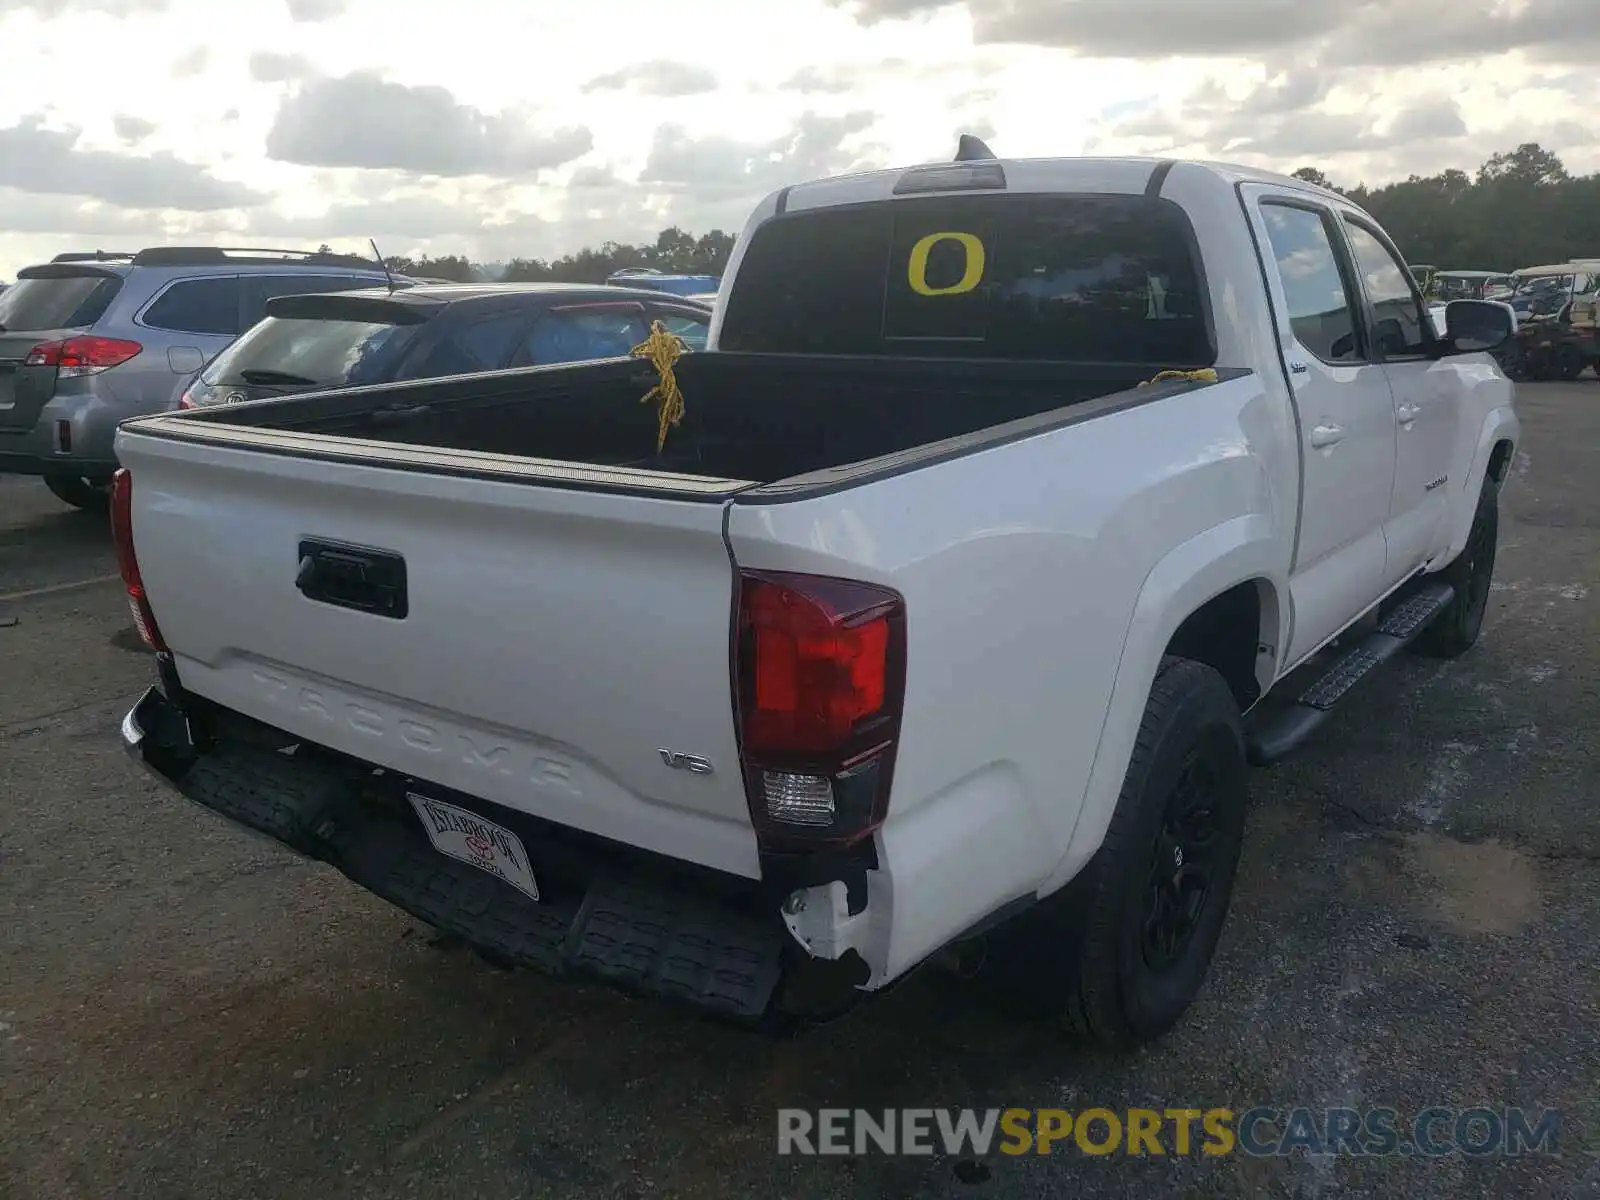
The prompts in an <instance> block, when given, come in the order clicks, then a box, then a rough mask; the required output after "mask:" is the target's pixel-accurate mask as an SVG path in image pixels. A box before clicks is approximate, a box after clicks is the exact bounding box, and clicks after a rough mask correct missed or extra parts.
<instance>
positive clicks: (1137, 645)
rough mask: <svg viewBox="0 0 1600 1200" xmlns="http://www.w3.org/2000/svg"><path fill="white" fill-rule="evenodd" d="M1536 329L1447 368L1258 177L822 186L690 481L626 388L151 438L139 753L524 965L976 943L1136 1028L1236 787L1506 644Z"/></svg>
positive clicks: (1303, 207) (408, 398)
mask: <svg viewBox="0 0 1600 1200" xmlns="http://www.w3.org/2000/svg"><path fill="white" fill-rule="evenodd" d="M972 141H973V140H972V139H967V140H966V142H964V150H963V155H965V156H970V155H971V154H972V149H971V146H972ZM785 200H787V201H788V206H787V211H786V212H785V211H783V208H784V202H785ZM780 213H781V214H782V215H781V216H780ZM325 302H328V303H331V302H333V300H332V299H331V298H330V300H328V301H325ZM404 302H405V301H404V300H403V299H397V300H395V301H389V302H387V303H390V304H403V303H404ZM1509 332H1510V322H1509V319H1508V317H1507V314H1506V311H1505V309H1504V308H1503V307H1501V306H1499V305H1495V304H1486V303H1482V302H1479V301H1472V300H1459V301H1456V302H1454V303H1452V304H1451V305H1450V306H1449V307H1448V310H1447V317H1446V329H1445V334H1444V336H1443V337H1437V336H1435V335H1434V333H1433V331H1432V329H1431V326H1430V324H1429V322H1428V320H1427V316H1426V308H1425V305H1424V302H1423V298H1422V294H1421V291H1420V289H1419V288H1418V286H1417V284H1416V282H1415V280H1414V278H1413V276H1412V275H1411V273H1410V271H1408V269H1407V267H1406V264H1405V262H1404V260H1403V259H1402V258H1401V257H1400V255H1399V254H1398V253H1397V252H1396V250H1395V248H1394V244H1393V242H1392V241H1391V240H1390V238H1389V237H1387V236H1386V235H1385V234H1384V232H1383V231H1382V229H1381V228H1380V227H1379V226H1378V224H1377V222H1376V221H1374V220H1373V218H1372V217H1371V216H1370V215H1369V214H1367V213H1366V212H1364V211H1362V210H1361V209H1360V208H1358V207H1356V206H1355V205H1354V204H1352V203H1351V202H1350V201H1349V200H1348V199H1346V198H1344V197H1342V196H1339V195H1337V194H1335V193H1333V192H1330V191H1327V190H1325V189H1322V188H1318V187H1315V186H1313V185H1310V184H1307V183H1304V182H1302V181H1300V180H1297V179H1293V178H1287V177H1282V176H1277V175H1271V174H1266V173H1262V172H1259V171H1255V170H1250V169H1246V168H1227V167H1220V166H1216V165H1213V164H1202V163H1189V162H1171V161H1167V162H1161V163H1152V162H1148V161H1143V162H1141V161H1139V160H1133V159H1065V160H1025V161H1017V160H1004V161H1003V160H998V159H994V158H993V157H992V156H988V157H981V158H976V159H974V158H971V157H963V158H961V159H959V160H958V161H956V162H954V163H939V164H931V165H928V166H923V167H917V168H912V169H910V170H898V171H880V172H874V173H869V174H861V175H854V176H851V177H849V178H848V179H831V180H830V179H825V180H818V181H814V182H810V183H804V184H799V185H796V186H795V187H793V188H786V189H784V190H783V191H782V192H779V193H774V194H773V195H771V196H769V197H767V198H766V199H765V200H763V201H762V202H761V204H760V205H759V206H758V207H757V208H756V210H755V211H754V213H753V214H752V216H751V217H750V219H749V221H748V223H747V224H746V226H745V228H744V230H743V232H742V234H741V236H740V237H739V240H738V243H737V247H736V249H735V250H734V252H733V259H732V262H731V263H730V265H729V268H728V276H727V286H726V288H725V289H724V290H723V294H722V297H721V300H720V302H719V303H718V305H717V308H716V311H715V314H714V316H713V318H712V323H711V329H710V334H709V338H708V341H707V350H706V352H705V353H699V354H690V355H687V356H684V357H683V358H681V359H679V360H678V361H677V363H676V364H675V367H674V378H675V381H676V383H677V385H678V388H679V389H680V390H681V395H682V398H683V401H684V412H683V417H682V421H681V423H680V424H678V425H675V426H672V427H671V428H670V429H669V430H668V433H667V438H666V442H665V445H664V447H663V446H661V444H660V443H659V441H658V413H657V411H656V409H655V406H654V405H653V404H647V403H641V399H648V398H650V395H651V393H649V392H647V391H646V389H647V388H648V387H649V386H650V384H651V383H652V382H658V381H661V380H660V378H659V377H658V376H656V375H655V374H653V373H652V372H651V371H650V370H649V369H648V365H647V364H645V363H641V362H639V361H637V360H630V361H621V362H619V361H606V362H596V363H586V364H577V363H574V364H568V365H565V366H553V367H539V368H533V369H528V370H521V371H504V372H500V373H497V374H492V375H476V376H462V377H457V378H453V379H443V380H431V381H420V382H408V383H397V384H385V385H379V386H375V387H370V388H363V389H359V390H354V391H342V392H324V393H320V394H310V395H302V396H296V397H289V398H287V399H282V400H276V401H271V402H263V403H256V404H248V405H241V406H239V407H238V408H237V409H233V410H228V411H218V410H213V411H200V412H190V413H173V414H169V415H165V416H154V417H145V418H140V419H138V420H134V421H130V422H128V423H127V424H125V425H123V427H122V428H121V430H120V431H119V433H118V436H117V451H118V455H119V457H120V458H121V460H122V462H123V464H124V465H125V468H126V469H125V470H124V471H122V472H119V474H118V476H117V482H116V484H115V486H114V490H115V501H114V504H113V516H114V521H113V525H114V528H115V530H116V538H117V546H118V551H119V559H120V562H121V563H122V569H123V574H124V581H125V583H126V587H127V593H128V598H129V602H130V606H131V608H132V611H133V613H134V617H135V620H136V622H137V624H138V627H139V629H140V630H141V631H142V634H143V636H144V639H145V641H146V642H147V644H148V645H149V646H150V647H151V648H152V649H153V650H154V651H155V667H156V672H157V677H158V679H159V686H156V687H152V688H151V689H150V690H149V691H148V692H147V693H146V694H145V695H144V696H143V697H142V698H140V699H139V700H138V701H137V703H136V704H134V706H133V707H132V708H131V709H130V710H129V711H128V713H127V716H126V718H125V719H124V721H123V724H122V739H123V741H124V744H125V745H126V747H127V749H128V751H129V753H130V754H131V755H132V756H133V757H134V758H135V759H136V761H138V762H139V763H141V764H143V765H144V766H146V767H148V768H149V769H150V770H151V771H152V772H154V773H155V774H156V775H157V776H158V777H159V778H161V779H162V780H164V781H166V782H167V783H169V784H170V785H172V786H173V787H175V788H177V789H178V790H179V791H180V792H181V793H182V794H183V795H185V796H186V797H188V798H189V799H191V800H193V801H195V802H196V803H197V804H198V805H200V806H202V807H205V808H208V809H210V810H212V811H213V812H215V813H219V814H222V815H224V816H226V817H228V818H229V819H230V820H232V821H234V822H236V823H237V824H238V825H241V826H243V827H246V828H248V829H251V830H254V831H257V832H260V833H265V834H267V835H268V836H270V837H272V838H273V839H276V840H277V841H278V842H280V843H282V844H283V845H285V846H287V847H291V848H293V849H295V850H297V851H298V852H300V853H302V854H305V855H309V856H311V857H312V858H314V859H318V860H321V861H323V862H326V863H328V864H331V865H332V866H334V867H336V868H337V869H338V870H340V871H342V872H343V873H344V874H345V875H347V876H348V877H349V878H350V879H352V880H354V881H355V882H356V883H357V884H359V885H361V886H363V887H365V888H368V889H370V890H371V891H372V892H373V893H375V894H377V895H379V896H381V897H383V898H385V899H387V900H389V901H391V902H392V903H394V904H396V905H397V906H399V907H400V908H402V909H404V910H406V911H408V912H410V913H413V914H415V915H416V916H417V917H418V918H420V919H421V920H423V921H426V922H429V923H431V924H433V925H435V926H437V927H439V928H441V929H446V930H449V931H451V932H453V933H455V934H457V935H459V936H460V937H462V938H464V939H466V940H467V941H468V942H470V943H472V944H474V945H476V946H478V947H479V948H481V949H483V950H484V951H486V952H489V953H491V954H493V955H494V956H496V957H498V958H500V959H503V960H507V961H511V962H516V963H522V964H528V965H533V966H538V967H541V968H545V969H550V970H553V971H570V972H574V973H585V974H590V975H594V976H597V977H600V978H602V979H606V980H610V981H612V982H614V983H617V984H620V985H623V986H626V987H630V988H634V989H637V990H639V991H642V992H646V993H649V994H653V995H657V996H663V997H671V998H674V999H677V1000H681V1001H685V1002H688V1003H690V1004H693V1005H695V1006H698V1007H699V1008H701V1009H703V1010H708V1011H712V1012H716V1013H719V1014H723V1015H726V1016H732V1017H737V1018H742V1019H751V1020H754V1019H758V1018H761V1017H763V1016H766V1015H768V1014H770V1013H773V1012H778V1013H785V1014H794V1013H802V1014H814V1013H816V1012H817V1011H819V1010H820V1011H825V1012H828V1013H832V1012H834V1011H837V1010H836V1007H835V1005H836V1003H837V1002H838V1001H839V1000H840V999H841V998H844V999H846V1000H848V999H852V998H856V997H859V996H860V995H862V994H865V993H872V992H878V991H880V990H882V989H883V988H885V987H887V986H889V985H891V984H892V983H894V982H895V981H896V980H899V979H902V978H904V977H905V976H906V975H907V973H908V972H910V971H912V970H913V969H914V968H916V967H917V966H919V965H920V964H923V963H926V962H929V961H931V960H933V959H934V958H935V957H936V956H938V957H940V958H941V959H942V958H943V957H945V956H944V955H942V953H941V952H942V951H945V950H960V949H962V948H966V949H970V950H978V949H981V951H982V953H981V954H975V955H974V956H973V958H972V959H969V960H968V961H969V965H976V960H977V959H980V958H981V960H982V964H983V968H982V974H983V975H984V976H985V977H986V978H988V980H989V981H990V983H991V984H992V985H993V986H995V987H998V988H1001V989H1004V990H1006V991H1007V992H1008V994H1009V995H1010V997H1011V998H1012V999H1014V1000H1017V1001H1020V1002H1023V1003H1026V1004H1027V1005H1029V1006H1030V1007H1036V1008H1038V1009H1040V1010H1043V1011H1048V1012H1052V1013H1054V1014H1056V1015H1057V1016H1064V1017H1066V1018H1067V1019H1068V1020H1069V1021H1070V1022H1071V1023H1072V1024H1073V1025H1074V1026H1075V1027H1076V1028H1078V1029H1079V1030H1081V1031H1084V1032H1086V1033H1088V1034H1089V1035H1091V1036H1093V1037H1095V1038H1098V1039H1101V1040H1103V1041H1105V1042H1108V1043H1112V1044H1116V1045H1128V1044H1131V1043H1137V1042H1141V1041H1145V1040H1148V1039H1150V1038H1153V1037H1156V1036H1158V1035H1160V1034H1161V1033H1162V1032H1163V1031H1165V1030H1167V1029H1168V1028H1170V1027H1171V1026H1172V1025H1173V1024H1174V1023H1175V1022H1177V1021H1178V1020H1179V1019H1180V1017H1181V1015H1182V1014H1183V1013H1184V1012H1185V1011H1186V1010H1187V1009H1188V1007H1189V1005H1190V1004H1191V1002H1192V1001H1193V1000H1194V998H1195V996H1196V995H1197V993H1198V992H1199V990H1200V988H1201V986H1202V983H1203V980H1204V977H1205V975H1206V972H1207V968H1208V964H1209V962H1210V960H1211V957H1212V953H1213V950H1214V948H1215V946H1216V944H1217V939H1218V936H1219V934H1220V932H1221V930H1222V927H1223V923H1224V920H1225V914H1226V911H1227V908H1228V903H1229V895H1230V891H1231V888H1232V885H1233V880H1234V874H1235V867H1236V864H1237V862H1238V858H1239V851H1240V844H1241V840H1242V831H1243V826H1244V821H1245V812H1246V800H1247V790H1248V777H1249V773H1248V770H1247V766H1248V764H1249V763H1251V762H1255V763H1262V764H1264V763H1270V762H1274V761H1276V760H1278V759H1281V758H1282V757H1284V756H1285V755H1287V754H1289V753H1291V752H1292V751H1293V750H1294V749H1295V748H1296V747H1298V746H1300V745H1302V744H1304V743H1305V742H1306V740H1307V739H1308V738H1309V737H1310V736H1311V735H1312V734H1313V733H1314V732H1315V731H1316V730H1317V729H1318V727H1319V726H1320V725H1321V724H1322V723H1323V722H1324V721H1325V720H1326V719H1327V717H1328V716H1329V715H1330V713H1331V712H1332V711H1334V710H1335V709H1336V707H1337V706H1338V705H1339V704H1341V703H1345V702H1348V701H1350V699H1351V697H1352V696H1355V695H1359V692H1360V689H1359V688H1355V689H1354V690H1352V688H1353V685H1355V684H1356V683H1357V682H1358V681H1359V680H1360V679H1361V678H1362V677H1363V676H1366V675H1368V674H1369V673H1370V672H1373V671H1375V670H1378V669H1379V668H1380V667H1381V666H1382V664H1384V663H1385V662H1388V661H1390V660H1392V659H1394V658H1395V657H1396V656H1397V655H1399V654H1400V653H1401V652H1402V651H1403V650H1405V649H1407V648H1412V649H1415V650H1417V651H1419V652H1422V653H1426V654H1429V655H1435V656H1441V657H1446V658H1449V657H1454V656H1457V655H1460V654H1463V653H1464V652H1466V651H1467V650H1468V649H1469V648H1470V647H1471V646H1472V645H1473V643H1474V642H1475V641H1476V640H1477V639H1478V636H1479V632H1480V630H1481V628H1482V623H1483V619H1484V613H1485V609H1486V605H1487V601H1488V598H1489V592H1490V581H1491V579H1492V577H1493V573H1494V563H1495V549H1496V536H1497V528H1498V527H1497V513H1498V508H1497V498H1498V492H1499V488H1500V485H1501V482H1502V481H1503V480H1504V479H1505V478H1506V475H1507V467H1508V465H1509V464H1510V462H1511V461H1512V456H1513V453H1514V450H1515V447H1516V444H1517V441H1518V437H1519V424H1518V420H1517V417H1516V414H1515V412H1514V410H1513V407H1512V400H1513V387H1512V385H1511V384H1510V382H1509V381H1507V380H1506V379H1505V377H1504V376H1503V375H1501V374H1500V373H1499V372H1498V371H1497V370H1495V368H1494V366H1493V364H1492V363H1491V362H1490V360H1489V359H1488V357H1487V356H1486V354H1485V353H1484V351H1485V350H1488V349H1491V348H1493V347H1494V346H1496V345H1497V344H1498V343H1499V342H1500V341H1502V340H1503V339H1504V338H1505V337H1507V336H1508V335H1509ZM663 382H664V381H663ZM652 390H653V389H652ZM668 390H669V391H670V390H671V389H670V388H669V389H668ZM1345 783H1346V785H1347V786H1359V778H1356V777H1354V776H1352V777H1351V778H1349V779H1346V780H1345Z"/></svg>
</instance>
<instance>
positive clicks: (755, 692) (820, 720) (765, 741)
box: [736, 571, 906, 849]
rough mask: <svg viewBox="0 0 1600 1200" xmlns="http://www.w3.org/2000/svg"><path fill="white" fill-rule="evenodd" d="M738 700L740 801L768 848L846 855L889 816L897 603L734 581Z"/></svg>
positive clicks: (878, 592) (768, 580) (767, 579)
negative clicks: (835, 848) (837, 850)
mask: <svg viewBox="0 0 1600 1200" xmlns="http://www.w3.org/2000/svg"><path fill="white" fill-rule="evenodd" d="M738 621H739V629H738V643H737V664H736V669H737V680H738V682H737V699H738V716H739V732H740V753H741V757H742V759H743V763H742V765H743V768H744V778H745V796H746V799H747V800H748V802H749V805H750V817H751V821H752V823H753V824H754V826H755V830H756V836H757V838H758V839H759V840H760V841H761V842H762V843H763V844H764V845H767V846H770V847H773V848H780V849H781V848H794V847H804V846H814V845H848V844H851V843H854V842H858V841H861V840H862V839H864V838H867V837H870V836H871V835H872V833H873V831H874V830H876V829H877V828H878V826H880V825H881V824H883V821H884V818H885V817H886V816H887V814H888V802H889V789H890V784H891V781H892V776H893V773H894V759H895V751H896V748H897V743H898V741H899V737H900V715H901V708H902V704H903V700H904V694H905V655H906V648H905V601H904V600H903V599H902V598H901V596H900V595H899V594H898V593H897V592H893V591H890V590H889V589H887V588H882V587H878V586H876V585H873V584H866V583H857V582H854V581H851V580H844V579H833V578H829V577H826V576H820V575H796V574H787V573H776V572H767V571H744V572H741V574H740V579H739V609H738Z"/></svg>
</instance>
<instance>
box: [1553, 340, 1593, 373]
mask: <svg viewBox="0 0 1600 1200" xmlns="http://www.w3.org/2000/svg"><path fill="white" fill-rule="evenodd" d="M1588 365H1589V364H1588V362H1587V361H1586V360H1585V359H1584V357H1583V355H1582V353H1580V352H1579V350H1578V348H1577V347H1576V346H1563V347H1561V353H1560V355H1559V356H1558V357H1557V358H1556V374H1557V375H1559V376H1560V377H1561V378H1562V379H1576V378H1577V377H1578V376H1579V375H1582V374H1583V369H1584V368H1585V367H1587V366H1588Z"/></svg>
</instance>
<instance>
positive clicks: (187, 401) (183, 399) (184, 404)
mask: <svg viewBox="0 0 1600 1200" xmlns="http://www.w3.org/2000/svg"><path fill="white" fill-rule="evenodd" d="M178 407H179V408H193V407H194V397H193V396H191V395H189V392H188V390H187V389H185V391H184V393H183V395H181V396H179V397H178Z"/></svg>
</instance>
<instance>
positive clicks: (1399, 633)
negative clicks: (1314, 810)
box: [1246, 582, 1455, 766]
mask: <svg viewBox="0 0 1600 1200" xmlns="http://www.w3.org/2000/svg"><path fill="white" fill-rule="evenodd" d="M1454 599H1455V589H1454V588H1452V587H1451V586H1450V585H1449V584H1448V583H1444V582H1438V583H1429V584H1427V585H1425V586H1423V587H1421V588H1418V589H1417V591H1415V592H1413V593H1412V594H1411V595H1410V596H1408V597H1406V598H1405V599H1404V600H1402V601H1401V602H1400V603H1398V604H1396V605H1395V606H1394V607H1393V608H1392V609H1390V610H1389V611H1388V612H1387V613H1385V614H1384V615H1383V618H1382V619H1381V620H1380V621H1379V622H1378V627H1377V628H1376V629H1374V630H1373V631H1372V632H1371V633H1369V634H1368V635H1367V636H1366V637H1365V638H1363V639H1362V640H1361V641H1360V642H1359V643H1357V644H1356V645H1354V646H1352V647H1351V648H1350V649H1349V650H1347V651H1345V652H1344V654H1342V655H1340V656H1339V658H1338V659H1337V660H1335V662H1334V663H1333V665H1332V666H1330V667H1329V668H1328V669H1327V670H1326V671H1324V672H1323V673H1322V675H1321V676H1320V677H1319V678H1318V679H1317V680H1316V682H1314V683H1312V684H1311V685H1310V686H1309V687H1307V688H1306V689H1305V691H1303V692H1301V693H1300V695H1299V697H1298V698H1297V699H1296V700H1295V701H1294V702H1293V703H1292V704H1289V705H1287V706H1285V707H1284V708H1282V709H1279V710H1277V711H1275V712H1272V713H1270V715H1268V716H1266V717H1265V718H1264V719H1262V720H1261V722H1260V723H1259V724H1258V725H1257V726H1256V727H1255V728H1254V729H1252V730H1251V731H1250V734H1249V736H1248V738H1247V739H1246V747H1247V749H1248V751H1249V754H1250V761H1251V762H1252V763H1254V764H1255V765H1256V766H1267V765H1269V764H1271V763H1275V762H1279V761H1281V760H1282V759H1284V758H1287V757H1288V756H1289V755H1290V754H1292V753H1293V752H1294V751H1295V750H1298V749H1299V748H1300V747H1301V746H1302V745H1303V744H1304V743H1305V742H1306V740H1307V739H1308V738H1310V737H1311V735H1312V734H1314V733H1316V731H1317V730H1318V729H1320V728H1321V727H1322V725H1323V724H1324V723H1325V722H1326V721H1327V719H1328V718H1329V716H1331V715H1332V713H1333V710H1334V708H1335V707H1336V706H1337V705H1338V704H1339V702H1340V701H1341V700H1343V699H1344V698H1345V696H1347V695H1348V694H1349V693H1350V690H1351V689H1352V688H1354V687H1355V686H1356V684H1358V683H1360V682H1361V680H1363V679H1365V678H1366V677H1367V676H1368V675H1370V674H1371V673H1372V672H1373V671H1374V670H1376V669H1377V668H1378V667H1380V666H1382V665H1383V664H1384V663H1386V662H1388V661H1389V660H1390V659H1392V658H1394V657H1396V656H1397V655H1399V654H1400V653H1401V651H1403V650H1404V649H1405V648H1406V647H1407V646H1409V645H1410V644H1411V643H1412V642H1414V641H1416V639H1417V638H1418V637H1419V636H1420V635H1421V633H1422V631H1423V630H1425V629H1426V628H1427V627H1428V626H1429V624H1431V623H1432V622H1433V620H1434V619H1435V618H1437V617H1438V616H1439V614H1440V613H1442V612H1443V611H1444V610H1445V609H1446V608H1447V607H1449V605H1450V602H1451V601H1452V600H1454Z"/></svg>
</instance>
